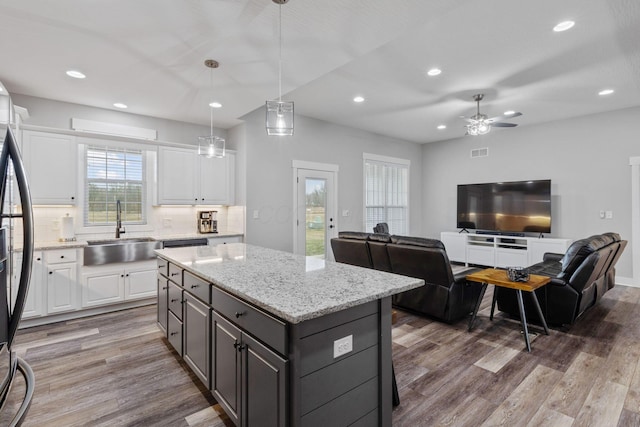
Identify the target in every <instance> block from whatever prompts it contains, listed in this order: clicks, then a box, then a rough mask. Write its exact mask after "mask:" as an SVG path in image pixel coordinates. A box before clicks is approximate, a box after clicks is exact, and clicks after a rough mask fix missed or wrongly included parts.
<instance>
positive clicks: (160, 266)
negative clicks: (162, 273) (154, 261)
mask: <svg viewBox="0 0 640 427" xmlns="http://www.w3.org/2000/svg"><path fill="white" fill-rule="evenodd" d="M165 267H166V265H159V266H158V268H165Z"/></svg>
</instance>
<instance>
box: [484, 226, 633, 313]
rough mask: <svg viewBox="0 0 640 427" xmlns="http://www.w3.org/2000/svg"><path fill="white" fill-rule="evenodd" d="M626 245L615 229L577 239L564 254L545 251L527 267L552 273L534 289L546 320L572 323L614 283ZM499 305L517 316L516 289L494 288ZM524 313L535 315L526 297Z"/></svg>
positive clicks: (501, 309) (547, 274)
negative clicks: (612, 231) (544, 284)
mask: <svg viewBox="0 0 640 427" xmlns="http://www.w3.org/2000/svg"><path fill="white" fill-rule="evenodd" d="M626 245H627V241H626V240H621V239H620V235H619V234H617V233H605V234H600V235H595V236H591V237H588V238H586V239H580V240H576V241H575V242H573V243H572V244H571V246H570V247H569V249H568V250H567V252H566V253H565V254H564V255H563V254H553V253H547V254H545V255H544V259H543V261H542V262H540V263H538V264H534V265H532V266H531V267H529V272H530V273H531V274H539V275H543V276H549V277H551V283H549V284H548V285H546V286H543V287H542V288H540V289H538V290H537V291H536V296H537V297H538V301H539V302H540V307H541V308H542V312H543V314H544V316H545V319H546V321H547V323H549V324H557V325H562V324H573V323H574V322H575V321H576V319H577V318H579V317H580V316H581V315H582V314H583V313H584V312H585V311H586V310H587V309H589V308H590V307H592V306H594V305H595V304H596V303H597V302H598V301H599V300H600V299H601V298H602V296H603V295H604V294H605V292H607V291H608V290H609V289H611V288H612V287H613V286H614V284H615V283H614V281H615V264H616V262H617V261H618V259H619V258H620V255H621V254H622V252H623V251H624V248H625V247H626ZM496 292H497V302H498V309H499V310H500V311H503V312H506V313H508V314H510V315H512V316H519V311H518V303H517V300H516V295H515V291H513V290H511V289H506V288H502V287H500V288H496ZM525 310H526V314H527V317H528V318H530V319H531V320H532V321H535V320H536V319H537V318H538V316H537V314H534V313H535V309H534V307H533V304H531V303H528V301H525Z"/></svg>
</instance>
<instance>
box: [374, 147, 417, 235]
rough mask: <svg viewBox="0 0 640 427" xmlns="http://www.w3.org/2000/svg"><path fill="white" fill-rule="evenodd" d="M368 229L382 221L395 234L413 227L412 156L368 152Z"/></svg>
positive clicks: (404, 232) (405, 232)
mask: <svg viewBox="0 0 640 427" xmlns="http://www.w3.org/2000/svg"><path fill="white" fill-rule="evenodd" d="M363 158H364V198H365V202H364V205H365V213H364V222H365V224H364V227H365V231H367V232H370V233H371V232H373V227H375V226H376V224H378V223H380V222H386V223H387V224H388V225H389V232H390V233H391V234H401V235H406V234H407V233H408V231H409V165H410V162H409V160H404V159H396V158H392V157H385V156H377V155H374V154H367V153H364V155H363Z"/></svg>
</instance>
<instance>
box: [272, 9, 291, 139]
mask: <svg viewBox="0 0 640 427" xmlns="http://www.w3.org/2000/svg"><path fill="white" fill-rule="evenodd" d="M288 1H289V0H273V2H274V3H275V4H277V5H279V22H278V43H279V53H278V55H279V57H278V100H277V101H267V103H266V104H267V105H266V110H267V118H266V128H267V135H293V101H283V100H282V5H283V4H285V3H287V2H288Z"/></svg>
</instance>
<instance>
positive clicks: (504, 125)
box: [491, 122, 518, 128]
mask: <svg viewBox="0 0 640 427" xmlns="http://www.w3.org/2000/svg"><path fill="white" fill-rule="evenodd" d="M516 126H518V125H517V124H515V123H504V122H493V123H491V127H496V128H514V127H516Z"/></svg>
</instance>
